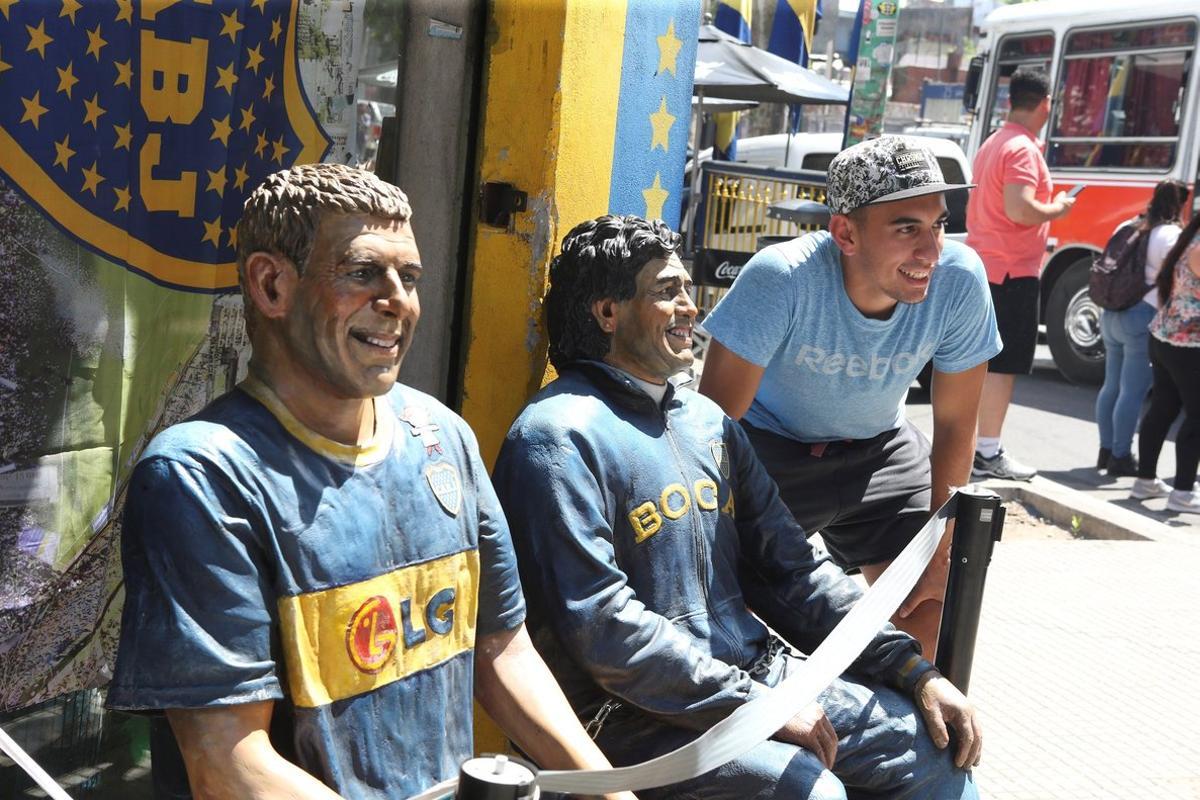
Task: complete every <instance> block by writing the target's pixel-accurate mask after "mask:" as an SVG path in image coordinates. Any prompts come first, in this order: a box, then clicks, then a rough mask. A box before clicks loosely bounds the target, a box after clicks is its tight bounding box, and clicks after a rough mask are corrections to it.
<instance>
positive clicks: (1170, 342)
mask: <svg viewBox="0 0 1200 800" xmlns="http://www.w3.org/2000/svg"><path fill="white" fill-rule="evenodd" d="M1198 230H1200V211H1197V210H1194V211H1193V212H1192V219H1191V221H1190V222H1189V223H1188V224H1187V227H1186V228H1184V229H1183V233H1181V234H1180V235H1179V238H1178V240H1177V241H1176V242H1175V245H1174V247H1172V248H1171V251H1170V252H1169V253H1167V257H1166V258H1165V259H1163V264H1162V269H1161V270H1160V271H1159V273H1158V279H1157V281H1156V283H1157V290H1158V302H1159V310H1158V313H1157V314H1156V315H1155V316H1154V320H1153V321H1152V322H1151V323H1150V363H1151V364H1152V365H1153V369H1154V391H1153V394H1152V395H1151V399H1150V408H1148V409H1147V410H1146V416H1144V417H1143V418H1142V427H1141V430H1140V431H1139V434H1138V447H1139V450H1140V454H1141V457H1142V459H1141V464H1140V465H1139V467H1138V477H1137V480H1136V481H1134V484H1133V497H1134V499H1138V500H1140V499H1144V498H1148V497H1159V496H1161V495H1163V494H1167V510H1168V511H1179V512H1183V513H1191V514H1200V491H1197V490H1196V470H1197V467H1198V465H1200V236H1198V235H1197V231H1198ZM1181 408H1182V409H1183V412H1184V418H1183V424H1182V425H1180V426H1179V433H1178V434H1176V437H1175V485H1174V488H1173V489H1172V490H1171V491H1170V493H1169V494H1168V488H1167V486H1166V484H1165V483H1163V481H1161V480H1159V479H1158V478H1157V477H1156V476H1155V468H1156V467H1157V466H1158V454H1159V452H1161V450H1162V445H1163V440H1165V439H1166V438H1167V431H1168V430H1169V429H1170V427H1171V423H1173V422H1174V421H1175V417H1176V416H1178V414H1179V410H1180V409H1181Z"/></svg>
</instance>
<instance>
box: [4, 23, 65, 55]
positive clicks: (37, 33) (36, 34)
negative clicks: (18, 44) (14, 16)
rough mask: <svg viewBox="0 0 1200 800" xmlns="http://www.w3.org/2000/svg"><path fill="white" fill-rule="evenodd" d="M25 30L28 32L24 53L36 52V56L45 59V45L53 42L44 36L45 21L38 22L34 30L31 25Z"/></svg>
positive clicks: (51, 38)
mask: <svg viewBox="0 0 1200 800" xmlns="http://www.w3.org/2000/svg"><path fill="white" fill-rule="evenodd" d="M6 16H7V15H6ZM25 30H27V31H29V46H28V47H26V48H25V52H26V53H28V52H29V51H30V50H37V51H38V55H39V56H41V57H42V58H43V59H44V58H45V57H46V45H48V44H50V43H51V42H53V41H54V39H53V37H51V36H47V35H46V20H42V21H41V22H39V23H38V24H37V27H36V28H35V27H33V26H32V25H26V26H25Z"/></svg>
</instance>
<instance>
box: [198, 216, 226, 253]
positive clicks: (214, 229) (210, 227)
mask: <svg viewBox="0 0 1200 800" xmlns="http://www.w3.org/2000/svg"><path fill="white" fill-rule="evenodd" d="M200 241H201V242H202V243H203V242H212V243H213V245H214V246H216V247H220V246H221V218H220V217H217V218H216V219H214V220H213V221H212V222H205V223H204V238H203V239H201V240H200Z"/></svg>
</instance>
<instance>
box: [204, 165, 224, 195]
mask: <svg viewBox="0 0 1200 800" xmlns="http://www.w3.org/2000/svg"><path fill="white" fill-rule="evenodd" d="M204 171H205V172H207V173H208V188H207V189H205V190H204V191H206V192H216V193H217V196H218V197H224V196H225V181H226V180H227V177H226V175H225V168H224V167H221V168H220V169H206V170H204Z"/></svg>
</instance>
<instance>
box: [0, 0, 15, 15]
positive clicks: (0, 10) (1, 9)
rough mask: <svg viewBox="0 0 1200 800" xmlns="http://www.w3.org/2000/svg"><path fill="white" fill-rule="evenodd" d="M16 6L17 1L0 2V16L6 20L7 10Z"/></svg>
mask: <svg viewBox="0 0 1200 800" xmlns="http://www.w3.org/2000/svg"><path fill="white" fill-rule="evenodd" d="M16 4H17V0H0V14H3V15H4V18H5V19H8V10H9V9H10V8H12V7H13V6H15V5H16Z"/></svg>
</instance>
